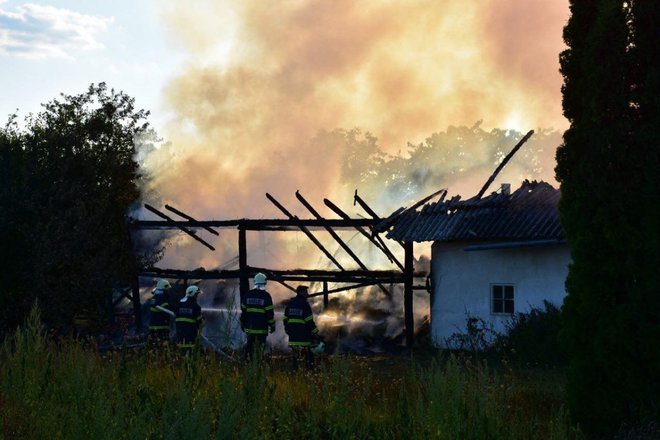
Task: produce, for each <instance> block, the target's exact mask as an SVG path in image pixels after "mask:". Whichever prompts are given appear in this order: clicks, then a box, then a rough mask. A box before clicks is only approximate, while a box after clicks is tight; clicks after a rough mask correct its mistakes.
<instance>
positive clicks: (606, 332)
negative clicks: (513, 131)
mask: <svg viewBox="0 0 660 440" xmlns="http://www.w3.org/2000/svg"><path fill="white" fill-rule="evenodd" d="M659 10H660V3H658V2H655V1H649V0H646V1H621V0H571V18H570V19H569V22H568V23H567V25H566V27H565V28H564V40H565V41H566V44H567V45H568V49H567V50H566V51H564V52H563V53H562V54H561V56H560V62H561V72H562V74H563V75H564V86H563V88H562V92H563V106H564V114H565V116H566V117H567V119H568V120H569V121H570V123H571V126H570V128H569V129H568V130H567V131H566V132H565V134H564V144H563V145H562V146H561V147H560V148H559V149H558V151H557V169H556V171H557V178H558V180H559V181H560V182H561V188H562V200H561V203H560V212H561V217H562V223H563V226H564V229H565V231H566V235H567V238H568V241H569V243H570V245H571V252H572V259H573V262H572V264H571V266H570V268H569V275H568V279H567V281H566V287H567V290H568V296H567V297H566V300H565V302H564V307H563V332H562V341H563V343H564V345H565V347H566V349H567V351H568V353H569V355H570V357H571V362H570V367H569V372H568V383H567V390H568V401H569V407H570V411H571V414H572V416H573V418H574V420H575V421H576V422H579V423H580V424H581V426H582V427H583V429H584V430H585V431H586V432H587V433H590V434H593V435H602V434H607V433H611V432H614V431H616V430H617V429H619V428H620V426H621V424H622V423H632V424H636V423H640V422H642V421H644V420H648V419H654V418H657V417H658V400H659V399H658V396H660V387H659V384H660V381H658V377H660V362H659V359H658V356H659V352H660V349H659V347H660V333H659V332H660V321H659V317H660V294H659V292H658V287H659V286H660V280H659V278H658V273H660V267H659V266H658V263H660V261H659V260H658V255H659V252H658V249H659V247H658V246H659V245H660V243H659V242H658V240H659V235H660V221H659V220H660V219H659V218H658V206H657V204H658V196H659V195H660V192H659V190H658V189H659V188H660V187H659V186H658V176H659V174H660V171H659V168H658V165H659V164H658V138H659V136H658V131H659V129H660V124H659V122H660V121H658V115H659V114H660V113H659V109H660V106H659V105H658V96H660V95H658V92H659V90H658V79H659V78H660V75H659V73H660V72H659V71H658V68H657V64H658V59H659V57H658V55H659V54H658V53H657V52H658V42H659V41H660V39H659V38H658V33H657V32H658V31H657V23H658V21H657V19H658V11H659Z"/></svg>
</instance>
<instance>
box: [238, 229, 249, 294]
mask: <svg viewBox="0 0 660 440" xmlns="http://www.w3.org/2000/svg"><path fill="white" fill-rule="evenodd" d="M249 275H250V274H249V271H248V265H247V237H246V232H245V229H243V228H238V279H239V283H238V286H239V287H238V289H239V292H240V297H241V301H243V297H244V296H245V294H247V293H248V291H249V290H250V281H249V280H248V277H249Z"/></svg>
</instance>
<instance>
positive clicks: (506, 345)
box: [497, 300, 567, 366]
mask: <svg viewBox="0 0 660 440" xmlns="http://www.w3.org/2000/svg"><path fill="white" fill-rule="evenodd" d="M543 305H544V309H541V308H537V307H534V308H532V309H531V310H530V311H529V312H528V313H516V314H515V315H514V316H513V318H511V320H510V321H509V322H508V323H507V325H506V328H507V331H506V332H505V334H503V335H500V337H499V338H498V341H497V345H498V346H500V347H501V348H502V349H504V350H506V351H507V352H508V353H510V354H511V355H512V358H513V360H515V361H518V362H522V363H525V364H529V365H555V366H556V365H563V364H565V363H566V361H567V358H566V353H565V352H564V351H563V350H562V349H561V347H560V345H559V331H560V328H561V311H560V310H559V308H557V307H556V306H555V305H554V304H552V303H551V302H548V301H545V300H544V301H543Z"/></svg>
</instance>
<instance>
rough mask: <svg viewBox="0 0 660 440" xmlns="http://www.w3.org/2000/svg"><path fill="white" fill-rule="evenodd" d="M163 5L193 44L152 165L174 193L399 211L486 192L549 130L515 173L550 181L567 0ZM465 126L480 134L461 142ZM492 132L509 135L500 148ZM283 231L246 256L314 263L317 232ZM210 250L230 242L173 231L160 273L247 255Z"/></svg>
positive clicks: (171, 89) (208, 201) (167, 198)
mask: <svg viewBox="0 0 660 440" xmlns="http://www.w3.org/2000/svg"><path fill="white" fill-rule="evenodd" d="M160 4H161V5H162V6H161V7H162V17H163V20H164V21H165V23H167V26H168V29H170V34H171V37H172V41H173V42H174V43H175V44H177V45H178V46H179V47H180V48H181V49H182V50H184V51H186V53H187V54H188V57H187V61H186V63H185V64H184V65H182V66H180V72H179V73H178V75H177V76H176V77H175V78H174V79H173V80H172V81H171V82H170V83H169V85H168V86H167V87H166V89H165V90H164V94H165V98H166V103H167V110H168V111H170V112H171V113H172V115H173V116H172V118H171V120H170V121H169V124H168V126H167V130H166V132H165V133H162V135H163V136H164V137H165V138H166V139H167V140H168V143H167V144H165V145H163V146H162V147H161V148H160V149H158V150H155V151H153V152H151V153H150V154H149V156H148V157H147V158H145V164H146V166H147V168H148V169H149V170H150V171H151V172H152V174H153V175H154V176H155V177H154V179H153V189H154V190H155V191H157V192H158V193H159V194H160V195H161V197H162V200H163V203H170V204H172V205H174V206H176V207H177V208H179V209H182V210H183V211H185V212H188V213H189V214H191V215H194V216H196V217H198V218H205V219H210V218H215V219H228V218H242V217H251V218H263V217H265V218H274V217H282V214H281V213H280V212H279V211H278V210H277V209H276V208H275V207H274V206H273V205H271V204H270V203H269V202H268V200H266V198H265V197H264V194H265V193H266V192H269V193H271V194H273V195H274V196H275V197H276V198H278V200H280V202H282V203H283V204H284V205H285V206H287V207H288V208H289V209H290V210H291V211H293V212H294V214H297V215H299V216H301V217H309V214H308V213H306V212H305V211H304V210H303V209H302V207H301V206H300V204H299V203H298V202H297V201H296V200H295V198H294V193H295V191H296V190H298V189H300V190H301V192H302V193H303V194H304V196H305V197H306V198H307V200H309V201H310V202H311V203H312V204H313V205H314V206H315V207H316V208H317V209H318V210H319V211H320V212H321V213H322V214H323V215H327V216H333V217H334V215H331V214H330V213H329V212H328V211H327V210H326V209H324V207H323V205H322V203H321V200H322V198H323V197H328V198H330V199H331V200H333V201H336V202H338V204H340V205H341V206H343V207H346V206H348V205H349V204H350V203H351V202H352V200H351V195H352V192H353V191H354V190H355V188H358V190H359V192H360V193H361V194H366V195H367V196H368V197H366V200H367V202H368V203H370V204H371V205H372V207H373V208H375V209H376V210H377V212H379V213H380V214H382V215H386V214H388V213H389V211H390V210H393V209H396V208H398V206H400V205H399V204H400V203H402V202H404V201H409V200H415V199H419V198H421V197H423V196H425V195H427V194H428V193H430V192H431V191H435V190H437V189H439V188H442V187H448V188H450V190H456V189H458V190H460V191H472V193H467V194H464V195H465V196H470V195H472V194H473V193H474V192H476V191H477V190H478V189H479V186H480V184H482V183H483V182H484V181H485V180H486V179H487V177H488V176H489V175H490V173H491V172H492V171H493V169H494V168H495V166H496V165H497V159H498V158H499V159H501V157H503V155H504V154H506V152H508V149H510V148H511V147H512V146H513V145H514V144H515V142H516V141H517V139H516V137H515V136H514V134H519V133H522V134H524V133H525V132H526V131H527V130H528V129H531V128H534V129H538V128H540V127H541V128H544V130H541V132H542V133H545V134H544V135H543V136H542V139H543V141H542V142H541V141H537V143H536V144H534V145H532V147H531V150H530V151H531V153H529V154H530V155H529V156H528V157H527V160H528V162H527V163H524V162H521V163H519V166H518V167H517V168H515V165H514V164H512V165H511V167H513V169H514V171H513V172H512V174H511V177H510V178H511V179H515V180H517V179H520V180H522V179H523V178H536V179H538V178H544V179H546V180H552V178H553V171H552V169H553V158H554V151H555V148H556V146H557V145H558V144H559V142H560V131H559V130H562V129H563V128H565V126H566V121H565V120H564V118H563V117H562V114H561V99H560V86H561V77H560V75H559V72H558V69H559V65H558V54H559V52H560V51H561V50H562V49H563V47H564V45H563V42H562V39H561V31H562V27H563V25H564V23H565V21H566V19H567V17H568V1H567V0H559V1H552V2H550V1H545V0H481V1H465V0H446V1H442V2H438V1H434V0H416V1H394V0H393V1H368V2H363V1H361V2H355V1H350V0H336V1H332V2H329V1H328V2H321V1H286V2H262V1H257V0H240V1H239V0H222V1H220V0H216V1H211V0H207V1H199V2H184V1H180V0H168V1H164V2H161V3H160ZM477 121H481V122H480V124H481V125H479V124H477V125H475V123H477ZM356 127H357V129H356ZM448 127H449V128H448ZM456 127H458V128H456ZM461 127H462V128H461ZM497 128H500V129H501V130H499V131H497V130H496V129H497ZM508 129H513V130H516V131H515V132H507V131H506V130H508ZM452 130H454V131H455V130H459V131H460V130H467V132H470V133H472V135H473V136H474V139H473V140H474V142H472V141H470V144H469V145H468V143H467V141H466V140H465V139H464V142H463V144H464V145H459V144H461V142H460V140H461V139H463V138H461V136H462V135H461V134H460V133H458V135H457V136H458V137H456V136H454V135H455V134H456V133H455V132H454V131H452ZM493 130H496V131H497V133H495V134H493V133H494V132H493ZM450 133H451V136H454V137H455V139H454V141H452V142H453V143H452V142H444V143H443V139H445V138H448V137H451V136H449V135H450ZM487 135H492V138H493V139H494V138H497V139H500V140H502V139H504V141H506V142H503V144H502V145H495V146H494V145H486V144H487V143H488V141H490V140H491V138H490V137H488V136H487ZM443 136H444V137H443ZM479 136H481V140H480V141H479V140H478V138H479ZM507 136H509V137H508V138H507ZM518 138H519V136H518ZM445 140H446V139H445ZM432 148H435V149H436V150H433V151H436V153H434V154H432V155H430V156H428V157H427V156H424V155H422V154H421V153H422V152H424V151H431V150H432ZM402 151H403V152H402ZM442 152H444V154H442ZM514 162H515V161H514ZM358 165H359V166H358ZM404 169H405V171H401V170H404ZM395 172H396V173H398V174H397V175H396V176H398V177H397V178H398V180H397V178H395V177H396V176H393V174H392V173H395ZM374 176H375V177H376V178H374ZM515 180H514V181H512V182H511V183H512V184H513V185H514V186H516V184H517V182H516V181H515ZM402 182H403V183H402ZM450 193H456V191H450ZM349 212H350V213H351V214H354V213H355V210H353V209H352V207H351V209H350V210H349ZM287 237H288V238H285V237H283V236H280V235H277V234H252V236H251V237H249V240H251V241H250V242H248V248H249V249H255V253H254V254H251V255H250V256H249V258H250V263H251V264H252V265H255V266H256V265H259V264H262V265H264V266H269V267H270V266H273V265H278V266H280V267H288V268H292V267H305V266H306V267H308V268H311V267H310V266H314V267H317V262H318V255H316V254H314V251H311V252H310V251H309V247H308V246H307V244H305V245H304V246H301V245H300V241H305V240H306V239H305V238H304V237H303V238H300V237H295V238H293V239H291V238H290V236H287ZM205 238H206V237H205ZM210 238H211V237H209V239H210ZM213 243H214V245H215V246H216V247H217V248H218V249H219V251H218V252H216V253H209V252H207V251H205V250H203V249H202V248H200V247H199V245H198V244H195V243H194V242H193V243H192V244H191V242H190V240H189V239H188V238H185V237H183V236H182V237H180V238H177V239H176V240H174V241H173V242H172V243H171V245H170V248H169V251H168V252H167V253H166V255H165V260H164V261H163V263H162V264H161V266H163V267H189V268H192V267H199V266H203V267H207V268H212V267H217V266H218V265H220V264H222V263H224V262H226V261H228V260H231V259H232V258H233V257H234V256H235V253H236V238H235V236H233V235H232V234H221V237H220V238H218V239H216V240H215V241H214V242H213ZM310 255H313V256H311V257H310ZM253 259H257V260H258V262H255V261H254V260H253ZM282 296H284V297H286V296H290V293H289V292H286V291H285V292H282Z"/></svg>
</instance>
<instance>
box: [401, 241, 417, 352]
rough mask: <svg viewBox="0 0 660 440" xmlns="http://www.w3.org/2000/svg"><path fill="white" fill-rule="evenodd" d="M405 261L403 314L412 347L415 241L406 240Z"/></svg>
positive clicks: (408, 339) (408, 345)
mask: <svg viewBox="0 0 660 440" xmlns="http://www.w3.org/2000/svg"><path fill="white" fill-rule="evenodd" d="M404 246H405V256H404V262H405V266H406V270H404V271H403V272H404V280H403V315H404V322H405V326H406V346H407V347H408V348H412V346H413V343H414V341H415V321H414V317H413V273H414V257H413V243H412V242H406V243H404Z"/></svg>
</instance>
